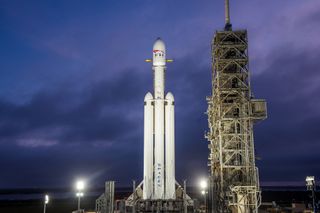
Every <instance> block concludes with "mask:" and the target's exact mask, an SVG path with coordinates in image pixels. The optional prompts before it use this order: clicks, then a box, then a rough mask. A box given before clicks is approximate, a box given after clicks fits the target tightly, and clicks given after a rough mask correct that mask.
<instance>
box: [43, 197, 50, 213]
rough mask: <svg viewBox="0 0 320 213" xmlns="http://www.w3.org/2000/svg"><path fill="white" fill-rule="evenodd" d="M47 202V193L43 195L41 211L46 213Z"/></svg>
mask: <svg viewBox="0 0 320 213" xmlns="http://www.w3.org/2000/svg"><path fill="white" fill-rule="evenodd" d="M48 203H49V195H45V196H44V205H43V213H46V208H47V204H48Z"/></svg>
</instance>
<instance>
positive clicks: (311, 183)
mask: <svg viewBox="0 0 320 213" xmlns="http://www.w3.org/2000/svg"><path fill="white" fill-rule="evenodd" d="M306 185H307V190H308V191H311V192H312V208H313V212H314V213H315V212H316V196H315V192H316V182H315V179H314V176H307V177H306Z"/></svg>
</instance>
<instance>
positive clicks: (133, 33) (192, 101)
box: [0, 0, 320, 188]
mask: <svg viewBox="0 0 320 213" xmlns="http://www.w3.org/2000/svg"><path fill="white" fill-rule="evenodd" d="M230 3H231V22H232V24H233V29H247V30H248V35H249V56H250V71H251V81H252V82H251V85H252V90H253V93H254V95H255V97H256V98H265V99H266V100H267V102H268V119H267V120H265V121H263V122H261V123H259V124H258V125H256V126H255V133H254V134H255V148H256V154H257V156H258V157H259V159H260V160H259V161H257V165H258V167H259V172H260V180H261V183H262V184H303V182H304V179H305V176H306V175H315V176H316V178H320V154H319V153H320V138H319V133H320V110H319V109H320V1H319V0H240V1H239V0H231V1H230ZM223 26H224V5H223V0H159V1H154V0H153V1H151V0H130V1H129V0H108V1H103V0H95V1H92V0H91V1H89V0H87V1H86V0H68V1H66V0H52V1H49V0H38V1H36V0H28V1H25V0H20V1H19V0H0V74H1V75H0V188H12V187H14V188H16V187H63V186H70V185H71V184H72V183H73V181H74V180H75V179H76V178H78V177H85V178H86V179H87V180H88V182H89V184H90V185H95V186H103V183H104V181H105V180H115V181H116V182H117V184H118V185H122V186H129V185H130V184H131V180H133V179H135V180H137V181H141V180H142V173H143V168H142V166H143V99H144V95H145V94H146V93H147V92H148V91H152V78H153V74H152V69H151V64H150V63H145V62H144V60H145V59H146V58H151V56H152V46H153V43H154V41H155V39H156V38H157V37H161V38H162V39H163V40H164V41H165V43H166V45H167V55H168V57H169V58H173V59H174V60H175V61H174V63H171V64H169V65H168V69H167V73H166V91H171V92H172V93H173V94H174V96H175V104H176V130H175V131H176V176H177V180H178V181H179V182H182V180H183V179H187V180H188V181H189V184H195V183H196V182H197V181H198V179H199V178H200V177H203V176H205V175H206V174H207V171H208V167H207V157H208V148H207V146H208V142H207V141H206V139H205V138H204V134H205V132H206V131H207V130H208V124H207V116H206V115H205V111H206V110H207V102H206V96H209V95H210V94H211V60H212V59H211V52H210V49H211V47H210V45H211V40H212V37H213V35H214V32H215V31H216V30H221V29H223Z"/></svg>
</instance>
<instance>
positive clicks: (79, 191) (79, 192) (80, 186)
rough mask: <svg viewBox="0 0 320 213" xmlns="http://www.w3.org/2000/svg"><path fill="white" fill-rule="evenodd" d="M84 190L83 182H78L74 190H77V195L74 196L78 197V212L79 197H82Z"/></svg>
mask: <svg viewBox="0 0 320 213" xmlns="http://www.w3.org/2000/svg"><path fill="white" fill-rule="evenodd" d="M84 188H85V182H84V181H83V180H78V181H77V182H76V190H77V193H76V196H77V197H78V212H80V210H81V209H80V199H81V197H83V195H84V194H83V190H84Z"/></svg>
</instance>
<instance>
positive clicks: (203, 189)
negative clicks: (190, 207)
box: [200, 179, 208, 212]
mask: <svg viewBox="0 0 320 213" xmlns="http://www.w3.org/2000/svg"><path fill="white" fill-rule="evenodd" d="M207 188H208V181H207V180H206V179H203V180H201V181H200V189H201V194H202V195H203V198H204V206H205V212H207V196H206V195H207Z"/></svg>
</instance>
